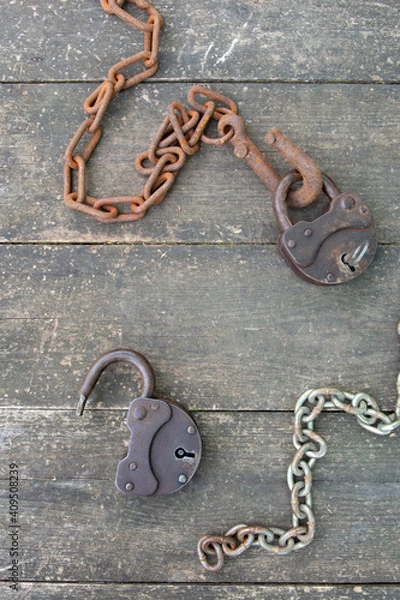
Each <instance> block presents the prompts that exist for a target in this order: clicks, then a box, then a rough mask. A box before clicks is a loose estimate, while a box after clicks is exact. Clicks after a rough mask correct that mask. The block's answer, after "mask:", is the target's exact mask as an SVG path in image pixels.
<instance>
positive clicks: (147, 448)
mask: <svg viewBox="0 0 400 600" xmlns="http://www.w3.org/2000/svg"><path fill="white" fill-rule="evenodd" d="M118 361H124V362H128V363H130V364H132V365H134V366H135V367H136V368H137V369H138V370H139V371H140V374H141V376H142V380H143V385H142V391H141V395H140V397H139V398H135V400H133V401H132V402H131V404H130V407H129V410H128V417H127V421H126V423H127V426H128V428H129V429H130V431H131V441H130V446H129V450H128V453H127V455H126V456H125V457H124V458H123V459H122V460H121V461H120V463H119V464H118V468H117V474H116V478H115V484H116V486H117V488H118V489H119V491H120V492H122V493H123V494H128V495H136V496H165V495H167V494H172V493H173V492H176V491H177V490H179V489H181V488H182V487H184V486H185V485H186V484H187V483H188V482H189V481H190V479H191V478H192V477H193V475H194V474H195V472H196V470H197V468H198V466H199V463H200V458H201V438H200V434H199V430H198V428H197V426H196V424H195V422H194V421H193V419H192V417H191V416H190V415H189V413H188V412H187V411H186V410H185V409H184V408H182V406H180V405H179V404H178V403H177V402H174V401H173V400H166V399H164V398H163V399H159V398H154V397H153V394H154V391H155V374H154V370H153V367H152V366H151V364H150V363H149V361H148V360H147V359H146V358H145V357H144V356H143V355H142V354H139V352H135V351H134V350H125V349H115V350H111V351H110V352H106V353H105V354H103V355H102V356H100V357H99V358H98V359H97V360H96V361H95V362H94V363H93V364H92V366H91V367H90V369H89V371H88V372H87V374H86V376H85V378H84V380H83V382H82V384H81V386H80V388H79V392H80V400H79V404H78V408H77V414H78V415H82V413H83V410H84V408H85V404H86V400H87V398H88V397H89V395H90V393H91V392H92V390H93V388H94V386H95V385H96V383H97V381H98V379H99V377H100V375H101V373H102V372H103V371H104V369H105V368H106V367H107V366H108V365H110V364H111V363H114V362H118Z"/></svg>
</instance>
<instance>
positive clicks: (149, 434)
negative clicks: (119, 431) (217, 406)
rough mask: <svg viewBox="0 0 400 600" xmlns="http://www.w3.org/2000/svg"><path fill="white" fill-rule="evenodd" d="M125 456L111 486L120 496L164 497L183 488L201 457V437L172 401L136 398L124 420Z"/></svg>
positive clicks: (184, 411) (182, 410)
mask: <svg viewBox="0 0 400 600" xmlns="http://www.w3.org/2000/svg"><path fill="white" fill-rule="evenodd" d="M127 426H128V428H129V429H130V431H131V441H130V446H129V451H128V454H127V455H126V456H125V457H124V458H123V459H122V460H121V461H120V463H119V465H118V469H117V474H116V478H115V483H116V486H117V488H118V489H119V490H120V491H121V492H122V493H124V494H128V495H133V496H165V495H167V494H172V493H174V492H176V491H177V490H179V489H181V488H182V487H184V486H185V485H186V484H187V483H188V482H189V481H190V479H191V478H192V477H193V475H194V474H195V472H196V470H197V468H198V466H199V463H200V458H201V438H200V434H199V431H198V429H197V426H196V424H195V422H194V421H193V419H192V417H191V416H190V415H189V413H188V412H187V411H186V410H185V409H184V408H183V407H182V406H180V405H179V404H178V403H176V402H173V401H172V400H166V399H156V398H145V397H141V398H136V399H135V400H133V401H132V402H131V405H130V407H129V411H128V417H127Z"/></svg>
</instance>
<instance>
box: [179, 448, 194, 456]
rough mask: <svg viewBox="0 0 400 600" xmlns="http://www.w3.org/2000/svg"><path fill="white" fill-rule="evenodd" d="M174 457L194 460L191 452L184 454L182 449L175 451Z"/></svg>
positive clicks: (184, 451)
mask: <svg viewBox="0 0 400 600" xmlns="http://www.w3.org/2000/svg"><path fill="white" fill-rule="evenodd" d="M175 456H176V458H185V457H186V456H187V457H188V458H195V456H196V455H195V454H194V453H193V452H186V450H185V449H184V448H177V449H176V450H175Z"/></svg>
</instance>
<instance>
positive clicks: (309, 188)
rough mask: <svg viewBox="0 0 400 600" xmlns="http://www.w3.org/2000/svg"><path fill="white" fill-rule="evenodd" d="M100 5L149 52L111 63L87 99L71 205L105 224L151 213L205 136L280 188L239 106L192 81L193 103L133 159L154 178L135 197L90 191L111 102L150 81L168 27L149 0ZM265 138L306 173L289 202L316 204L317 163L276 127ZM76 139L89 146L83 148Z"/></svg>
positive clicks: (67, 172)
mask: <svg viewBox="0 0 400 600" xmlns="http://www.w3.org/2000/svg"><path fill="white" fill-rule="evenodd" d="M126 1H127V2H129V3H131V4H134V5H135V6H136V7H138V8H139V9H141V10H143V11H144V12H146V13H147V14H148V19H147V21H141V20H140V19H137V18H135V17H133V16H132V15H131V14H130V13H129V12H128V11H127V10H124V8H123V6H124V4H125V2H126ZM100 4H101V7H102V8H103V10H104V11H105V12H106V13H109V14H114V15H116V16H117V17H119V18H120V19H122V20H123V21H125V22H126V23H128V24H129V25H131V26H132V27H133V28H134V29H137V30H138V31H141V32H143V34H144V44H143V50H142V51H140V52H137V53H136V54H133V55H132V56H130V57H128V58H125V59H123V60H121V61H119V62H117V63H116V64H115V65H114V66H112V67H111V68H110V70H109V71H108V76H107V78H106V80H105V81H104V82H103V83H102V84H101V85H99V86H98V87H97V88H96V89H95V90H94V91H93V92H92V93H91V94H90V95H89V97H88V98H87V99H86V101H85V102H84V105H83V107H84V110H85V112H86V114H87V117H86V118H85V120H84V121H83V122H82V124H81V125H80V126H79V127H78V129H77V131H76V133H75V135H74V136H73V137H72V139H71V141H70V143H69V144H68V146H67V149H66V151H65V168H64V201H65V203H66V205H67V206H68V207H69V208H72V209H75V210H79V211H81V212H84V213H86V214H88V215H91V216H93V217H94V218H95V219H97V220H98V221H100V222H105V223H116V222H124V221H137V220H139V219H141V218H142V217H143V216H144V215H145V214H146V211H147V209H148V208H149V207H150V206H153V205H156V204H160V202H162V201H163V200H164V199H165V197H166V195H167V193H168V190H169V189H170V188H171V186H172V184H173V182H174V180H175V178H176V176H177V174H178V172H179V170H180V169H181V168H182V166H183V165H184V163H185V161H186V157H187V156H191V155H193V154H195V153H196V152H197V151H198V149H199V142H200V140H202V141H203V142H205V143H206V144H213V145H216V146H222V145H223V144H225V143H226V142H228V141H230V142H231V143H232V145H233V147H234V152H235V154H236V156H238V157H239V158H244V159H245V161H246V162H247V163H248V164H249V166H250V167H251V168H252V169H253V170H254V171H255V172H256V174H257V175H258V176H259V177H260V178H261V179H262V181H263V182H264V183H265V185H266V186H267V187H268V189H269V190H270V191H271V192H273V193H274V192H275V191H276V189H277V187H278V184H279V183H280V181H281V177H280V176H279V174H278V173H277V171H276V170H275V169H274V167H273V166H272V165H271V164H270V163H269V162H268V161H267V160H266V158H265V157H264V155H263V154H262V153H261V152H260V151H259V150H258V148H257V147H256V146H255V144H254V143H253V142H251V140H250V139H249V138H248V136H247V132H246V127H245V124H244V121H243V119H242V118H241V117H239V115H238V114H237V106H236V104H235V103H234V102H233V101H232V100H231V99H229V98H227V97H226V96H223V95H222V94H219V93H217V92H214V91H212V90H210V89H208V88H204V87H202V86H194V87H192V88H191V90H190V91H189V93H188V103H189V106H190V107H191V109H190V110H186V108H185V107H184V106H183V105H182V104H180V103H179V102H172V103H171V104H170V105H169V107H168V110H167V115H166V117H165V119H164V120H163V122H162V124H161V126H160V128H159V129H158V131H157V132H156V134H155V136H154V138H153V140H152V142H151V143H150V147H149V149H148V150H147V151H146V152H142V153H140V154H139V156H138V157H137V158H136V160H135V167H136V170H137V171H138V172H139V173H140V174H142V175H145V176H148V180H147V182H146V184H145V185H144V187H143V189H142V191H141V192H140V193H138V194H136V195H128V196H111V197H106V198H94V197H93V196H90V195H88V194H87V192H86V171H87V164H88V162H89V159H90V158H91V156H92V154H93V152H94V150H95V149H96V147H97V145H98V143H99V141H100V138H101V135H102V128H101V124H102V120H103V118H104V115H105V114H106V112H107V109H108V107H109V105H110V103H111V101H112V100H113V99H114V98H115V97H116V96H117V95H118V94H119V93H120V92H121V91H122V90H126V89H128V88H130V87H132V86H135V85H137V84H139V83H141V82H143V81H145V80H146V79H148V78H149V77H151V76H152V75H154V74H155V72H156V71H157V69H158V56H159V47H160V33H161V28H162V25H163V19H162V17H161V15H160V13H159V12H158V11H157V10H156V9H155V8H154V7H153V6H152V5H151V4H150V3H149V2H148V1H147V0H100ZM138 64H142V65H143V69H142V70H141V71H139V72H138V73H136V74H135V75H132V76H129V77H128V76H126V75H124V73H123V72H122V71H123V70H124V69H126V68H128V67H131V66H133V65H138ZM196 95H202V96H204V97H205V98H206V101H205V102H204V103H200V102H198V101H197V100H196ZM211 119H214V120H216V121H219V122H220V123H219V126H218V131H219V135H218V137H216V138H210V137H209V136H207V135H206V134H205V129H206V127H207V125H208V123H209V122H210V120H211ZM266 141H267V142H268V143H269V144H272V145H273V146H274V147H276V148H277V149H278V151H279V152H281V153H282V154H283V156H285V158H286V159H287V160H288V161H289V162H290V163H291V165H292V166H294V167H295V168H296V169H297V170H298V171H299V172H300V173H301V175H302V177H303V186H302V187H301V188H300V189H298V190H293V191H292V192H291V193H290V195H289V202H288V203H289V205H291V206H297V207H300V206H306V205H308V204H310V203H311V202H314V200H316V199H317V198H318V196H319V194H320V192H321V190H322V175H321V171H320V169H319V167H318V166H317V165H316V163H315V162H314V161H313V160H312V159H311V158H310V157H309V156H307V155H306V154H305V153H304V152H302V151H301V150H300V149H299V148H297V147H296V146H295V145H294V144H293V143H292V142H290V141H289V140H288V139H287V138H285V136H283V134H282V133H281V132H280V131H279V130H277V129H273V130H271V132H269V134H268V135H267V137H266ZM78 145H83V150H81V151H80V152H79V151H78ZM75 179H76V186H75V181H74V180H75ZM75 187H76V189H75ZM124 206H127V207H128V209H129V212H123V210H121V209H122V208H123V207H124Z"/></svg>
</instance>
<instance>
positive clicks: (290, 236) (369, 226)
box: [274, 171, 377, 285]
mask: <svg viewBox="0 0 400 600" xmlns="http://www.w3.org/2000/svg"><path fill="white" fill-rule="evenodd" d="M300 180H301V176H300V175H299V173H298V172H296V171H290V172H289V173H288V174H287V175H286V176H285V177H284V178H283V179H282V181H281V183H280V185H279V186H278V189H277V191H276V194H275V199H274V212H275V216H276V219H277V221H278V223H279V226H280V228H281V229H282V231H283V233H282V234H281V235H280V236H279V238H278V240H277V246H278V248H279V250H280V252H281V253H282V255H283V257H284V259H285V260H286V262H287V264H288V265H289V267H290V268H291V269H292V271H294V273H296V275H298V276H299V277H301V278H302V279H305V280H306V281H308V282H310V283H316V284H318V285H336V284H338V283H344V282H346V281H350V280H351V279H354V278H355V277H357V276H358V275H360V274H361V273H362V272H363V271H365V269H366V268H367V267H368V266H369V265H370V263H371V262H372V260H373V258H374V256H375V252H376V247H377V236H376V229H375V224H374V220H373V218H372V214H371V212H370V210H369V208H368V207H367V206H366V205H365V204H364V203H363V202H362V200H361V198H360V196H359V195H358V194H356V193H355V192H346V193H344V194H342V193H341V192H340V190H339V189H338V188H337V187H336V185H335V183H334V182H333V181H332V180H331V179H330V178H329V177H328V176H327V175H325V174H323V181H324V187H323V191H324V193H325V194H326V196H327V197H328V199H329V201H330V202H329V205H328V209H327V211H326V212H325V213H324V214H322V215H321V216H320V217H318V218H316V219H315V220H314V221H311V222H308V221H299V222H298V223H296V224H295V225H293V224H292V222H291V220H290V218H289V216H288V211H287V205H286V198H287V194H288V191H289V188H290V186H291V185H292V184H293V183H294V182H296V181H300Z"/></svg>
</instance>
